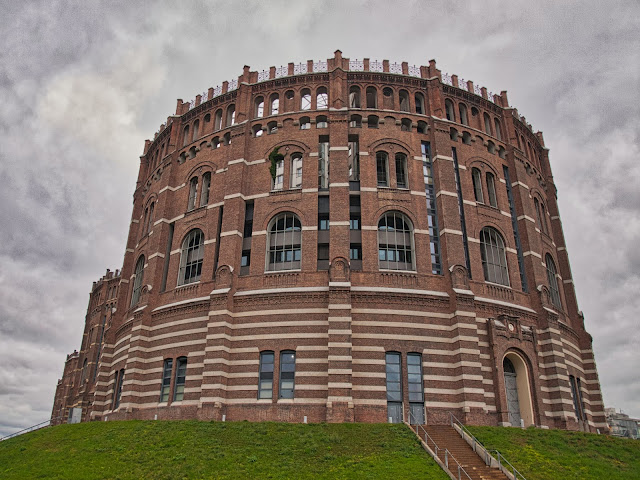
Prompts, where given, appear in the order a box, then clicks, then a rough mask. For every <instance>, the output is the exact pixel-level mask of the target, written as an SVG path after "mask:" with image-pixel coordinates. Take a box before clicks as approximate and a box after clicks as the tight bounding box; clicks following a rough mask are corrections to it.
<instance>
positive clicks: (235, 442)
mask: <svg viewBox="0 0 640 480" xmlns="http://www.w3.org/2000/svg"><path fill="white" fill-rule="evenodd" d="M0 478H2V479H7V480H8V479H20V480H25V479H40V478H47V479H49V478H57V479H65V480H68V479H82V480H90V479H136V480H138V479H153V480H165V479H166V480H169V479H273V478H283V479H288V478H292V479H360V478H362V479H396V478H402V479H427V480H428V479H442V480H446V479H447V478H448V477H447V476H446V475H445V474H444V473H443V472H442V471H441V470H440V468H439V467H438V466H437V465H436V464H435V463H434V462H433V460H432V459H431V458H430V457H429V456H428V455H427V454H426V452H424V450H423V449H422V447H421V446H420V444H419V443H418V441H417V439H416V437H415V436H414V434H413V433H412V432H411V431H410V430H409V429H408V428H407V427H405V426H404V425H387V424H311V425H302V424H282V423H248V422H238V423H232V422H229V423H219V422H215V423H214V422H198V421H173V422H168V421H164V422H163V421H156V422H154V421H146V422H145V421H127V422H92V423H83V424H76V425H60V426H57V427H51V428H46V429H43V430H39V431H36V432H32V433H28V434H25V435H21V436H19V437H16V438H13V439H10V440H6V441H4V442H1V443H0Z"/></svg>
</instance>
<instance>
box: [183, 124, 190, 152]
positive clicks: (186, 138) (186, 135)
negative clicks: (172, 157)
mask: <svg viewBox="0 0 640 480" xmlns="http://www.w3.org/2000/svg"><path fill="white" fill-rule="evenodd" d="M186 145H189V125H187V126H186V127H184V130H183V132H182V146H183V147H184V146H186Z"/></svg>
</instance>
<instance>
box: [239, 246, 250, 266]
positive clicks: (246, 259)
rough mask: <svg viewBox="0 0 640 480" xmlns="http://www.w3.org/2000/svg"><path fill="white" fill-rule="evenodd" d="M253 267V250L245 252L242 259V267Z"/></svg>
mask: <svg viewBox="0 0 640 480" xmlns="http://www.w3.org/2000/svg"><path fill="white" fill-rule="evenodd" d="M249 265H251V250H243V251H242V257H241V258H240V266H241V267H248V266H249Z"/></svg>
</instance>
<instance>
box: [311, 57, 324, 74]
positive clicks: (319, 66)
mask: <svg viewBox="0 0 640 480" xmlns="http://www.w3.org/2000/svg"><path fill="white" fill-rule="evenodd" d="M313 71H314V72H326V71H327V62H323V61H322V60H320V61H319V62H313Z"/></svg>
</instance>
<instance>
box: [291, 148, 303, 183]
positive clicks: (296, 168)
mask: <svg viewBox="0 0 640 480" xmlns="http://www.w3.org/2000/svg"><path fill="white" fill-rule="evenodd" d="M297 155H298V156H295V157H293V158H292V159H291V188H300V187H302V157H301V156H299V154H297Z"/></svg>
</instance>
